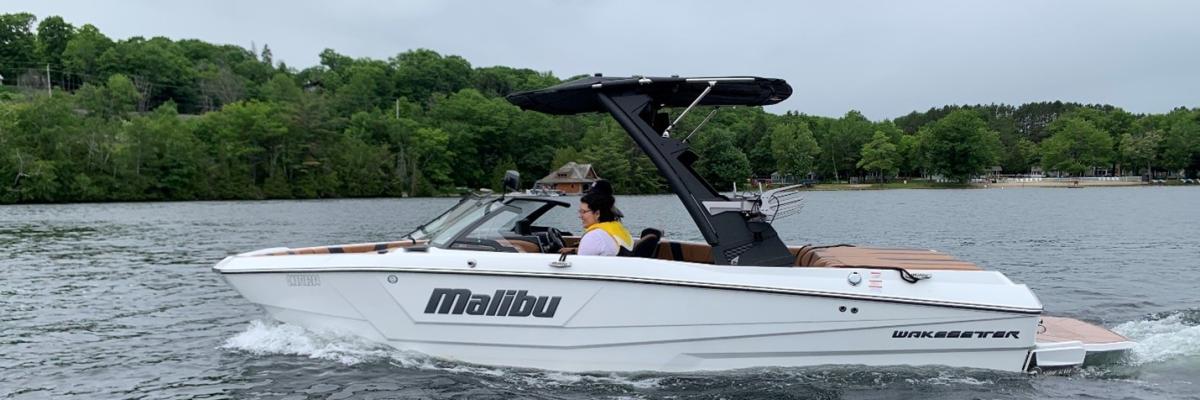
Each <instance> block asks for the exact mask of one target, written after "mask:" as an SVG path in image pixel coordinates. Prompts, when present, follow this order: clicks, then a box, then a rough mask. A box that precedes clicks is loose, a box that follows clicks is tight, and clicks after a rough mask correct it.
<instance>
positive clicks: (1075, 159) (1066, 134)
mask: <svg viewBox="0 0 1200 400" xmlns="http://www.w3.org/2000/svg"><path fill="white" fill-rule="evenodd" d="M1050 131H1051V132H1053V135H1051V136H1050V138H1048V139H1046V140H1045V141H1043V142H1042V145H1041V146H1042V168H1045V169H1046V170H1047V171H1061V172H1066V173H1068V174H1072V175H1082V174H1083V173H1084V172H1086V171H1087V170H1088V168H1092V167H1097V166H1103V165H1107V164H1108V162H1109V157H1110V156H1111V153H1112V148H1113V144H1112V138H1111V137H1109V135H1108V133H1106V132H1104V131H1101V130H1100V129H1099V128H1096V127H1095V126H1094V125H1092V123H1091V122H1088V121H1086V120H1084V119H1082V118H1062V119H1059V120H1057V121H1054V123H1053V124H1051V125H1050Z"/></svg>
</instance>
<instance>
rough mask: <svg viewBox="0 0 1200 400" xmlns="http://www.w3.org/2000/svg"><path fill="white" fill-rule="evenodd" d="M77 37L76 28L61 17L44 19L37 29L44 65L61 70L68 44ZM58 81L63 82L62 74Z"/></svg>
mask: <svg viewBox="0 0 1200 400" xmlns="http://www.w3.org/2000/svg"><path fill="white" fill-rule="evenodd" d="M74 36H75V26H73V25H71V24H68V23H67V22H66V21H64V20H63V19H62V17H59V16H57V15H56V16H52V17H47V18H46V19H43V20H42V22H40V23H38V28H37V54H38V56H39V58H40V59H41V61H42V63H43V64H49V65H51V66H53V67H54V69H55V70H59V69H61V66H62V64H63V61H62V54H63V51H65V50H66V49H67V43H69V42H70V41H71V38H72V37H74ZM57 74H59V76H58V77H57V79H56V81H58V82H63V80H62V76H61V72H58V73H57ZM60 85H61V84H60Z"/></svg>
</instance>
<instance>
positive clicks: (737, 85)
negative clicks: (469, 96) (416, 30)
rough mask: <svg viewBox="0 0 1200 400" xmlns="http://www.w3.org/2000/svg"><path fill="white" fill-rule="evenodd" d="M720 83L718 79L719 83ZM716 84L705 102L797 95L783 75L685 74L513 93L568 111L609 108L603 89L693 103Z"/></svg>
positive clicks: (742, 102)
mask: <svg viewBox="0 0 1200 400" xmlns="http://www.w3.org/2000/svg"><path fill="white" fill-rule="evenodd" d="M713 82H716V84H713ZM709 87H711V88H712V89H711V90H710V91H709V93H708V94H707V95H705V96H704V97H703V98H702V99H701V100H700V102H699V103H698V104H696V105H700V106H766V105H771V104H775V103H779V102H781V101H784V100H786V99H787V98H788V96H791V95H792V87H791V86H789V85H788V84H787V82H785V81H784V80H783V79H771V78H759V77H753V76H726V77H709V78H680V77H632V78H615V77H612V78H610V77H601V76H594V77H587V78H582V79H576V80H573V81H570V82H563V83H560V84H558V85H554V86H551V87H548V88H545V89H539V90H531V91H527V92H520V93H513V94H510V95H508V97H507V99H508V101H509V102H510V103H512V104H514V105H516V106H517V107H521V108H522V109H525V110H531V111H538V112H543V113H547V114H556V115H567V114H580V113H589V112H607V111H608V110H607V109H606V108H605V107H604V105H603V104H601V103H600V100H599V99H597V98H596V93H597V92H608V91H613V90H618V91H622V92H629V91H630V89H633V90H632V92H636V93H639V94H645V95H648V96H650V98H651V99H653V102H654V103H656V104H654V106H656V108H664V107H666V108H669V107H687V106H688V105H691V104H692V101H693V100H695V99H697V98H699V97H700V94H701V93H703V92H704V91H705V89H708V88H709Z"/></svg>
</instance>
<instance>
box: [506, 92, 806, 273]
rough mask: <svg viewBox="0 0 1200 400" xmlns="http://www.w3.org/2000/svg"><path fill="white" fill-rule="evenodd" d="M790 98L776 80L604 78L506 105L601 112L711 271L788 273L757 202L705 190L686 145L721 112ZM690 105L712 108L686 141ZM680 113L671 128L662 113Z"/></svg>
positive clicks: (522, 96)
mask: <svg viewBox="0 0 1200 400" xmlns="http://www.w3.org/2000/svg"><path fill="white" fill-rule="evenodd" d="M791 95H792V87H791V86H788V84H787V82H784V81H783V80H782V79H768V78H757V77H752V76H744V77H719V78H680V77H669V78H653V77H632V78H605V77H601V76H594V77H589V78H584V79H578V80H574V81H570V82H566V83H562V84H559V85H555V86H551V87H548V88H545V89H541V90H533V91H528V92H521V93H514V94H511V95H509V96H508V101H509V102H511V103H513V104H515V105H517V106H518V107H521V108H523V109H526V110H531V111H538V112H543V113H547V114H558V115H567V114H579V113H589V112H607V113H609V114H610V115H612V117H613V119H615V120H616V121H617V123H618V124H620V125H621V127H622V128H624V129H625V131H626V132H628V133H629V136H630V138H632V139H633V142H634V143H635V144H637V146H638V147H639V148H641V149H642V151H644V152H645V153H646V156H647V157H649V158H650V161H651V162H652V163H654V166H655V167H656V168H658V171H659V173H660V174H662V177H663V178H664V179H665V180H666V181H667V185H669V186H670V187H671V190H672V191H674V192H675V194H676V196H678V197H679V200H680V201H682V202H683V206H684V208H686V209H687V211H688V214H690V215H691V217H692V220H694V221H695V222H696V227H697V228H698V229H699V230H700V234H701V235H703V236H704V240H705V241H706V242H708V243H709V244H710V245H712V257H713V259H712V262H713V264H718V265H755V266H789V265H792V264H793V261H794V258H795V257H794V256H793V255H792V254H791V253H790V252H789V251H788V249H787V246H785V245H784V244H783V241H781V240H780V239H779V235H778V234H776V232H775V229H774V228H772V227H771V225H770V223H769V222H768V221H767V220H766V218H765V217H766V215H765V214H764V213H763V212H762V211H761V208H760V205H761V204H762V202H761V200H760V199H758V198H755V199H749V200H748V199H745V198H737V199H730V198H729V197H726V196H725V195H723V194H721V193H720V192H718V191H717V190H716V189H715V188H713V187H712V185H710V184H708V182H707V181H705V180H704V178H703V177H701V176H700V174H698V173H696V170H695V169H693V168H692V164H693V163H694V162H696V160H697V159H698V156H697V155H696V154H695V153H694V152H692V151H691V150H690V149H689V146H688V143H687V140H688V139H689V138H690V137H691V136H692V135H694V134H695V133H696V131H698V130H699V128H700V126H703V125H704V122H707V121H708V119H709V118H710V117H712V115H713V113H716V111H717V109H719V108H720V107H721V106H765V105H771V104H775V103H778V102H781V101H783V100H786V99H787V98H788V96H791ZM696 106H714V107H713V110H712V111H710V113H709V115H708V116H707V117H705V118H704V121H702V122H700V124H699V125H697V126H696V127H695V128H693V129H692V131H691V132H690V133H688V134H686V135H675V136H673V135H672V129H674V128H675V127H676V126H677V125H676V124H678V123H679V121H680V120H682V119H683V116H684V115H687V113H688V111H690V110H692V109H694V108H696ZM673 107H687V108H685V109H684V110H683V111H681V112H680V113H679V114H678V115H676V116H675V119H674V122H672V121H671V120H670V119H669V115H668V114H667V113H666V112H663V111H662V109H664V108H673Z"/></svg>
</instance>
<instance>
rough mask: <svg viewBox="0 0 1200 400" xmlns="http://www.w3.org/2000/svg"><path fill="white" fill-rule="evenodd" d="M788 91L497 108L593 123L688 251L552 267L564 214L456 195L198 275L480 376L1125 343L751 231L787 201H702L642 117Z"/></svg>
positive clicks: (924, 257)
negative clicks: (666, 214) (419, 222)
mask: <svg viewBox="0 0 1200 400" xmlns="http://www.w3.org/2000/svg"><path fill="white" fill-rule="evenodd" d="M790 94H791V87H790V86H788V85H787V83H786V82H784V81H782V80H779V79H764V78H754V77H728V78H678V77H669V78H646V77H634V78H606V77H600V76H596V77H590V78H585V79H581V80H576V81H572V82H567V83H563V84H561V85H557V86H554V87H550V88H547V89H543V90H537V91H531V92H523V93H517V94H514V95H510V96H509V97H508V99H509V101H511V102H512V103H514V104H516V105H518V106H520V107H522V108H523V109H526V110H532V111H540V112H546V113H551V114H575V113H583V112H607V113H609V114H611V115H612V116H613V117H614V118H615V119H616V120H617V122H618V123H620V124H621V126H622V127H623V128H625V130H626V131H627V132H628V133H629V134H630V135H631V136H632V137H633V139H634V142H635V143H637V144H638V146H639V147H640V148H641V149H642V150H643V151H645V152H646V154H647V156H649V158H650V159H651V161H653V162H654V164H655V166H656V167H657V168H658V169H659V171H660V172H661V173H662V175H663V176H664V177H665V178H666V180H667V182H668V183H669V185H670V187H671V189H672V190H673V191H674V192H675V194H676V195H678V197H679V198H680V200H681V201H682V202H683V204H684V207H685V208H686V209H687V211H688V213H689V215H690V216H691V217H692V219H693V220H694V221H695V222H696V224H697V227H698V228H699V230H700V232H701V234H702V235H703V237H704V239H705V241H704V242H702V243H696V242H683V241H676V240H672V238H669V237H662V234H661V232H654V231H653V230H650V232H645V233H644V235H643V237H641V238H640V239H639V240H638V242H637V244H636V245H635V248H634V251H633V253H634V254H633V255H632V256H629V257H600V256H578V255H569V256H560V255H559V254H557V251H558V250H559V249H560V248H562V247H563V246H571V245H573V242H574V241H577V240H578V239H579V238H578V237H576V236H573V235H571V234H569V233H565V232H563V231H561V230H560V229H557V228H561V227H554V226H543V225H539V224H538V222H539V219H541V217H542V216H543V215H545V214H546V213H547V212H548V211H550V210H552V209H555V208H558V207H568V203H565V202H562V201H559V200H556V199H553V198H545V197H519V196H497V195H491V194H488V195H469V196H466V197H464V198H462V199H461V200H460V201H459V203H458V204H456V205H455V206H454V207H452V208H451V209H450V210H448V211H446V212H445V213H444V214H442V215H440V216H438V217H436V218H434V219H433V220H432V221H431V222H429V223H428V224H425V225H423V226H422V227H420V228H418V229H417V230H415V231H414V232H412V233H410V234H408V235H406V236H405V237H403V238H402V239H401V240H398V241H391V242H380V243H367V244H355V245H340V246H324V247H311V248H298V249H289V248H272V249H264V250H258V251H253V252H249V253H244V254H239V255H236V256H231V257H228V258H226V259H224V260H222V261H221V262H220V263H218V264H217V265H215V266H214V267H213V269H214V270H215V271H216V272H219V273H220V274H221V275H222V276H223V277H224V278H225V279H226V280H227V281H228V282H229V284H230V285H231V286H233V287H234V288H235V289H236V290H237V291H238V292H240V293H241V294H242V295H243V296H244V297H245V298H246V299H247V300H249V301H250V302H252V303H255V304H258V305H261V306H262V308H264V309H265V310H266V311H267V312H269V313H270V315H271V316H272V317H273V318H275V319H277V320H279V321H283V322H286V323H290V324H295V325H299V326H302V327H306V328H310V329H316V330H333V331H339V332H345V333H352V334H355V335H360V336H362V337H365V338H368V339H371V340H374V341H377V342H380V343H386V344H388V345H391V346H394V347H396V348H400V349H405V350H413V351H418V352H422V353H425V354H429V355H432V356H436V357H442V358H446V359H452V360H459V361H463V362H469V363H477V364H488V365H500V366H514V367H528V368H541V369H551V370H562V371H639V370H653V371H698V370H724V369H734V368H744V367H759V366H812V365H824V364H864V365H946V366H954V367H972V368H987V369H995V370H1004V371H1029V370H1035V369H1042V368H1057V367H1072V366H1078V365H1081V364H1083V362H1084V359H1085V357H1087V356H1088V355H1093V354H1113V353H1120V352H1121V351H1124V350H1127V349H1129V348H1130V347H1131V346H1132V343H1131V342H1129V341H1128V340H1126V339H1125V338H1123V337H1121V336H1120V335H1117V334H1115V333H1112V332H1110V331H1108V330H1106V329H1104V328H1101V327H1098V326H1095V325H1091V324H1087V323H1084V322H1081V321H1077V320H1072V319H1065V318H1054V317H1047V316H1043V314H1042V311H1043V308H1042V304H1041V302H1040V301H1039V300H1038V298H1037V296H1035V295H1034V293H1033V292H1032V291H1030V290H1029V288H1028V287H1026V286H1025V285H1023V284H1017V283H1013V282H1012V281H1010V280H1009V279H1008V278H1006V277H1005V276H1004V274H1002V273H1000V272H995V271H985V270H982V269H980V268H978V267H976V266H975V265H974V264H971V263H968V262H964V261H960V260H956V259H954V258H953V257H951V256H949V255H947V254H944V253H940V252H936V251H932V250H910V249H888V248H870V247H856V246H846V245H838V246H787V245H785V244H784V243H783V242H782V241H781V240H780V239H779V238H778V236H777V235H776V233H775V230H774V229H773V228H772V226H771V224H770V223H771V222H772V221H773V219H774V218H776V217H779V216H781V215H782V214H786V213H789V212H793V211H794V210H795V208H794V204H795V203H794V201H793V200H790V199H789V198H788V194H787V193H786V192H767V193H760V194H757V195H746V196H736V197H729V196H725V195H722V194H720V193H718V192H717V191H716V190H715V189H713V188H712V187H711V186H710V185H709V184H708V183H707V182H705V181H704V180H703V179H702V178H701V177H700V176H699V175H697V174H696V173H695V172H694V171H693V170H692V169H691V167H690V165H691V164H692V163H693V162H694V161H696V156H695V154H694V153H692V152H691V151H689V150H688V146H687V143H686V142H685V141H684V140H680V139H686V137H687V136H690V135H692V134H695V132H696V131H695V130H693V131H692V132H691V133H689V134H688V135H676V134H675V132H673V129H674V128H675V124H674V123H670V121H669V120H668V119H667V118H666V117H665V114H664V113H662V112H661V109H662V108H666V107H686V108H685V109H684V110H683V111H682V112H681V113H680V115H679V117H677V118H676V119H675V122H678V121H679V119H680V118H682V116H683V114H686V113H687V112H688V111H690V110H692V109H693V108H694V107H696V106H698V105H712V106H723V105H730V106H735V105H746V106H758V105H767V104H775V103H778V102H780V101H783V100H784V99H786V98H787V97H788V96H789V95H790ZM714 112H715V109H714ZM709 116H711V114H710V115H709ZM706 120H707V119H706ZM696 129H697V130H698V129H699V128H696ZM680 136H683V137H680ZM510 179H514V180H515V176H512V175H510V177H509V178H506V181H507V180H510ZM506 186H508V187H511V188H515V187H519V185H515V184H511V182H509V183H506Z"/></svg>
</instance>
